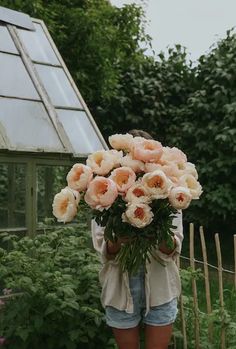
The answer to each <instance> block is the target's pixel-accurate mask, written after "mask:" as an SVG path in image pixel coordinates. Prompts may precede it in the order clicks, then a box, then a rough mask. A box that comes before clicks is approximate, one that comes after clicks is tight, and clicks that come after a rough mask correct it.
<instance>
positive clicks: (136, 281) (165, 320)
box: [105, 268, 178, 329]
mask: <svg viewBox="0 0 236 349" xmlns="http://www.w3.org/2000/svg"><path fill="white" fill-rule="evenodd" d="M129 286H130V292H131V295H132V298H133V303H134V312H133V313H132V314H130V313H127V312H126V311H124V310H118V309H116V308H114V307H111V306H106V309H105V310H106V322H107V325H108V326H111V327H114V328H119V329H126V328H133V327H136V326H138V324H139V323H140V322H141V321H142V323H144V324H147V325H152V326H166V325H170V324H172V323H173V322H174V321H175V319H176V316H177V313H178V308H177V298H173V299H172V300H171V301H169V302H167V303H164V304H161V305H158V306H155V307H151V308H150V310H149V312H148V313H147V314H146V316H145V312H146V301H145V272H144V270H143V268H142V269H140V271H139V272H138V273H137V274H136V275H134V276H131V277H130V278H129Z"/></svg>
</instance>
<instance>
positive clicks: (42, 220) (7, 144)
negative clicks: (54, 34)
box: [0, 7, 107, 235]
mask: <svg viewBox="0 0 236 349" xmlns="http://www.w3.org/2000/svg"><path fill="white" fill-rule="evenodd" d="M0 38H1V40H0V77H1V79H0V148H1V150H0V169H1V170H0V171H1V172H0V173H1V177H0V193H1V199H0V230H1V231H6V230H7V231H9V232H17V233H18V234H22V235H25V234H29V235H35V233H36V232H37V230H40V229H42V227H43V228H45V227H47V222H49V221H50V219H51V220H52V207H51V205H52V199H53V197H54V195H55V193H56V192H57V191H58V190H60V189H61V188H62V187H63V186H65V175H66V173H67V172H68V169H69V168H70V167H71V165H72V164H73V163H75V162H77V161H78V159H80V161H83V159H85V158H86V157H87V155H88V154H89V153H91V152H93V151H96V150H99V149H106V147H107V145H106V143H105V141H104V139H103V137H102V135H101V133H100V131H99V129H98V127H97V125H96V123H95V122H94V120H93V117H92V115H91V113H90V112H89V110H88V108H87V106H86V104H85V102H84V100H83V98H82V97H81V94H80V92H79V90H78V88H77V87H76V85H75V83H74V81H73V79H72V77H71V75H70V73H69V71H68V69H67V68H66V65H65V63H64V62H63V59H62V57H61V56H60V53H59V52H58V50H57V47H56V46H55V44H54V42H53V40H52V38H51V36H50V34H49V32H48V30H47V28H46V26H45V24H44V22H43V21H41V20H38V19H32V18H30V17H29V16H28V15H26V14H23V13H21V12H17V11H13V10H9V9H6V8H3V7H0Z"/></svg>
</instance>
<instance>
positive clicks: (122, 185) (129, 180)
mask: <svg viewBox="0 0 236 349" xmlns="http://www.w3.org/2000/svg"><path fill="white" fill-rule="evenodd" d="M109 178H110V179H111V180H113V181H114V182H115V183H116V185H117V188H118V191H119V192H120V193H125V192H126V191H127V190H128V189H129V188H130V187H131V185H133V184H134V182H135V179H136V175H135V173H134V171H133V170H132V168H129V167H126V166H122V167H118V168H116V169H115V170H113V171H112V173H111V175H110V177H109Z"/></svg>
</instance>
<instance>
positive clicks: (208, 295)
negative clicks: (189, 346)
mask: <svg viewBox="0 0 236 349" xmlns="http://www.w3.org/2000/svg"><path fill="white" fill-rule="evenodd" d="M200 238H201V246H202V258H203V266H204V280H205V290H206V305H207V314H211V312H212V308H211V292H210V283H209V269H208V260H207V249H206V242H205V236H204V231H203V227H200ZM208 337H209V340H210V342H211V343H212V341H213V326H212V323H210V324H209V326H208Z"/></svg>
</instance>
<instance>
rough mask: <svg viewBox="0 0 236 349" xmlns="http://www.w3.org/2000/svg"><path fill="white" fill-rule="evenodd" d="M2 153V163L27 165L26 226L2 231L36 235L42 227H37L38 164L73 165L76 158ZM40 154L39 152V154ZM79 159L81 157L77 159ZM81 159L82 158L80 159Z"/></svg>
mask: <svg viewBox="0 0 236 349" xmlns="http://www.w3.org/2000/svg"><path fill="white" fill-rule="evenodd" d="M11 155H12V156H11V157H9V154H7V153H6V154H0V164H22V165H25V166H26V174H25V189H26V192H25V220H26V226H25V227H19V228H1V229H0V232H2V231H7V232H9V233H11V232H19V233H20V232H22V231H25V232H27V234H28V235H29V236H34V235H35V234H36V232H37V231H38V230H40V228H38V227H37V166H40V165H45V166H52V167H53V166H72V165H73V164H74V162H75V159H74V158H72V157H71V156H70V157H69V156H68V157H65V156H64V157H60V156H57V157H58V159H56V158H55V155H54V156H53V155H49V156H48V157H45V154H44V155H43V154H41V157H38V156H36V154H32V155H30V154H28V155H26V154H18V153H15V154H11ZM37 155H38V154H37ZM77 160H79V159H77ZM80 160H81V159H80Z"/></svg>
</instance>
